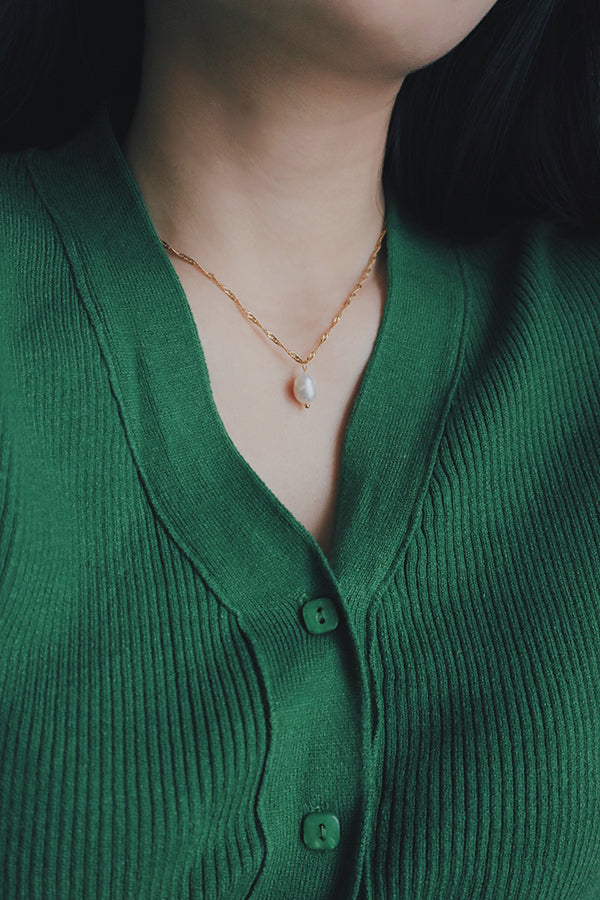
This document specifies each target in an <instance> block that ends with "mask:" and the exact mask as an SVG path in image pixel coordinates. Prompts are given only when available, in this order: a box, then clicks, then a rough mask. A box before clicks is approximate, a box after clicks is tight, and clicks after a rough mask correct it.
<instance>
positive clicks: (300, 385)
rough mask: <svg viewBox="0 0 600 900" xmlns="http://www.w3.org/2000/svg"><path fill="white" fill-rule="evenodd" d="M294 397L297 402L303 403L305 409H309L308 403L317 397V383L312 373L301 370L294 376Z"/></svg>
mask: <svg viewBox="0 0 600 900" xmlns="http://www.w3.org/2000/svg"><path fill="white" fill-rule="evenodd" d="M294 397H295V398H296V400H297V401H298V403H302V404H304V407H305V409H310V404H311V403H312V401H313V400H315V399H316V397H317V385H316V384H315V379H314V378H313V377H312V375H309V374H308V373H307V372H302V374H301V375H296V377H295V378H294Z"/></svg>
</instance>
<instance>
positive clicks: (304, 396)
mask: <svg viewBox="0 0 600 900" xmlns="http://www.w3.org/2000/svg"><path fill="white" fill-rule="evenodd" d="M385 234H386V227H385V224H384V226H383V228H382V229H381V233H380V235H379V237H378V239H377V244H376V245H375V249H374V250H373V252H372V254H371V257H370V259H369V262H368V263H367V265H366V266H365V268H364V269H363V271H362V274H361V276H360V278H359V280H358V281H357V283H356V285H355V286H354V288H353V290H352V292H351V293H350V294H349V295H348V296H347V297H346V299H345V300H344V302H343V303H342V306H341V308H340V309H339V311H338V312H337V313H336V315H335V316H334V317H333V319H332V320H331V322H330V324H329V328H328V329H327V330H326V331H324V332H323V334H322V335H321V337H320V338H319V340H318V341H317V343H316V344H315V346H314V347H313V349H312V350H311V351H310V353H309V354H308V356H305V357H302V356H299V355H298V354H297V353H293V352H292V351H291V350H288V348H287V347H286V346H285V344H283V343H282V342H281V341H280V340H279V338H278V337H276V335H274V334H273V332H272V331H269V330H268V329H267V328H265V327H264V326H263V325H261V323H260V322H259V321H258V319H257V318H256V316H255V315H254V313H251V312H250V311H249V310H247V309H246V308H245V307H244V306H242V304H241V303H240V301H239V300H238V298H237V297H236V295H235V294H234V293H233V291H232V290H230V289H229V288H226V287H225V285H224V284H222V283H221V282H220V281H219V280H218V278H217V277H216V276H215V275H213V273H212V272H209V271H207V269H205V268H204V267H203V266H201V265H200V263H199V262H196V260H195V259H193V258H192V257H191V256H188V255H187V254H186V253H182V252H181V251H180V250H176V249H175V248H174V247H172V246H171V245H170V244H168V243H167V242H166V241H161V244H162V245H163V247H164V248H165V250H167V251H168V252H169V253H172V254H173V255H174V256H176V257H177V258H178V259H181V260H182V261H183V262H186V263H189V265H190V266H193V267H194V268H195V269H198V271H199V272H202V274H203V275H205V276H206V278H208V279H209V281H212V282H213V284H216V286H217V287H218V288H219V289H220V290H221V291H223V293H224V294H225V295H226V296H227V297H229V299H230V300H233V302H234V303H235V305H236V306H237V307H238V309H239V310H240V312H241V313H243V315H244V316H245V317H246V319H248V321H249V322H251V323H252V325H256V327H257V328H259V329H260V330H261V331H262V333H263V334H264V335H265V337H267V338H268V339H269V340H270V341H271V342H272V343H273V344H276V345H277V347H280V348H281V349H282V350H284V351H285V353H287V355H288V356H289V357H290V359H293V360H294V362H296V363H298V365H300V366H302V374H301V375H297V376H296V378H295V379H294V384H293V391H294V397H295V398H296V400H297V401H298V403H301V404H302V406H304V408H305V409H310V404H311V403H312V401H313V400H315V399H316V396H317V385H316V383H315V380H314V378H313V377H312V375H309V374H308V372H307V371H306V367H307V366H308V364H309V363H310V362H312V361H313V359H314V358H315V356H316V354H317V350H318V349H319V347H321V346H322V345H323V344H324V343H325V341H326V340H327V338H328V337H329V335H330V333H331V331H332V329H333V328H334V327H335V326H336V325H337V323H338V322H339V321H340V319H341V317H342V313H343V312H344V310H345V309H347V308H348V307H349V306H350V304H351V303H352V301H353V299H354V298H355V297H356V295H357V294H358V292H359V290H360V289H361V287H362V286H363V284H364V283H365V281H366V280H367V278H368V277H369V275H370V273H371V269H372V268H373V266H374V265H375V260H376V259H377V255H378V253H379V251H380V249H381V245H382V243H383V239H384V237H385Z"/></svg>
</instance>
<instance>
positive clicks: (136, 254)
mask: <svg viewBox="0 0 600 900" xmlns="http://www.w3.org/2000/svg"><path fill="white" fill-rule="evenodd" d="M0 168H1V173H0V233H1V235H2V239H1V243H0V341H1V344H0V346H1V357H0V397H1V401H0V417H1V418H0V436H1V441H0V896H1V897H2V898H6V900H88V898H89V900H96V898H98V900H122V898H127V900H200V898H202V900H217V898H219V900H243V898H247V897H251V898H255V900H305V898H306V900H321V898H331V900H354V898H356V900H384V898H385V900H388V898H389V900H513V898H514V900H517V898H518V900H598V898H600V239H598V238H591V237H590V238H585V237H582V236H574V235H572V234H570V233H568V232H565V231H561V230H560V229H559V228H557V227H555V226H552V225H550V224H547V223H543V222H538V221H521V222H517V223H515V224H514V225H513V226H512V227H510V228H507V229H505V230H503V231H502V232H501V233H498V234H496V235H495V236H493V237H488V238H486V239H482V240H478V241H472V242H470V243H462V242H459V243H453V242H450V241H448V240H442V239H440V238H435V237H433V236H431V235H428V234H426V233H423V232H421V231H420V230H419V229H418V228H417V227H416V226H414V225H413V224H411V223H410V222H409V221H408V220H406V217H403V216H402V214H401V212H400V211H399V209H398V208H397V207H396V206H395V205H394V204H393V203H392V201H391V199H390V198H388V207H389V209H388V225H389V234H388V239H387V266H388V293H387V298H386V306H385V312H384V316H383V320H382V322H381V326H380V328H379V332H378V335H377V339H376V343H375V346H374V349H373V352H372V354H371V357H370V360H369V363H368V365H367V368H366V371H365V374H364V377H363V379H362V383H361V386H360V390H359V393H358V395H357V397H356V400H355V403H354V407H353V411H352V415H351V417H350V421H349V424H348V427H347V432H346V435H345V443H344V447H343V459H342V464H341V472H340V476H339V484H338V493H337V506H336V527H335V541H334V549H333V551H332V553H331V555H330V557H329V558H326V557H325V556H324V554H323V553H322V551H321V549H320V548H319V546H318V544H317V543H316V541H315V540H314V538H313V537H312V536H311V535H310V534H309V533H308V532H307V531H306V530H305V529H304V528H303V527H302V525H301V524H300V523H299V522H298V521H297V520H296V519H295V518H294V516H292V514H291V513H290V512H289V511H288V510H287V509H286V508H285V507H284V506H283V504H282V503H281V502H280V501H279V500H278V499H277V498H276V497H275V496H274V494H273V493H272V492H271V491H270V490H269V489H268V488H267V486H266V485H265V484H264V483H263V481H262V480H261V479H260V478H259V477H258V476H257V474H256V473H255V472H254V471H253V470H252V468H251V467H250V466H249V464H248V463H247V462H246V461H245V459H244V458H243V457H242V456H241V454H240V453H239V452H238V451H237V449H236V448H235V446H234V444H233V443H232V441H231V439H230V438H229V436H228V434H227V432H226V430H225V427H224V425H223V423H222V421H221V420H220V418H219V415H218V412H217V409H216V406H215V403H214V400H213V397H212V394H211V388H210V382H209V377H208V372H207V368H206V365H205V361H204V358H203V352H202V346H201V338H202V336H201V335H199V334H198V331H197V328H196V326H195V323H194V319H193V316H192V313H191V310H190V307H189V304H188V303H187V300H186V297H185V294H184V291H183V289H182V286H181V284H180V282H179V280H178V278H177V276H176V274H175V271H174V269H173V267H172V265H171V262H170V260H169V258H168V256H167V255H166V253H165V251H164V250H163V248H162V246H161V243H160V241H159V238H158V236H157V234H156V232H155V230H154V228H153V226H152V223H151V220H150V218H149V216H148V213H147V211H146V209H145V206H144V203H143V200H142V197H141V194H140V192H139V189H138V187H137V185H136V183H135V181H134V179H133V177H132V175H131V172H130V171H129V169H128V167H127V165H126V162H125V160H124V158H123V156H122V154H121V151H120V148H119V145H118V143H117V141H116V139H115V137H114V135H113V133H112V131H111V128H110V124H109V121H108V118H107V117H106V116H101V117H100V118H99V119H97V120H96V121H95V122H94V123H93V124H92V125H91V127H90V128H89V129H88V130H86V132H85V133H84V134H82V135H79V136H77V137H76V138H75V139H74V140H72V141H71V142H70V143H68V144H67V145H65V146H64V147H61V148H58V149H54V150H51V151H39V150H34V151H30V152H28V153H22V154H11V155H8V156H5V157H3V159H2V162H1V164H0Z"/></svg>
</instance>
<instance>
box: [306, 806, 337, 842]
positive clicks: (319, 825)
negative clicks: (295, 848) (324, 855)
mask: <svg viewBox="0 0 600 900" xmlns="http://www.w3.org/2000/svg"><path fill="white" fill-rule="evenodd" d="M302 839H303V840H304V843H305V844H306V846H307V847H308V848H309V849H310V850H333V849H334V848H335V847H337V845H338V844H339V842H340V823H339V821H338V819H337V818H336V817H335V816H334V815H333V813H328V812H314V813H309V814H308V815H307V816H305V817H304V822H303V823H302Z"/></svg>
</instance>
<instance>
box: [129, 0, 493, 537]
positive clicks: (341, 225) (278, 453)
mask: <svg viewBox="0 0 600 900" xmlns="http://www.w3.org/2000/svg"><path fill="white" fill-rule="evenodd" d="M492 6H493V0H169V2H167V0H147V8H146V19H147V32H146V37H145V58H144V69H143V75H142V86H141V93H140V98H139V102H138V106H137V109H136V112H135V115H134V118H133V122H132V126H131V129H130V131H129V134H128V135H127V137H126V140H125V142H124V146H123V149H124V152H125V156H126V159H127V161H128V163H129V165H130V167H131V169H132V171H133V174H134V176H135V177H136V179H137V181H138V184H139V185H140V188H141V191H142V194H143V196H144V199H145V202H146V205H147V208H148V212H149V214H150V216H151V218H152V221H153V223H154V225H155V228H156V230H157V232H158V234H159V235H160V236H161V237H163V238H164V239H166V240H168V241H169V242H170V243H171V244H173V245H174V246H175V247H177V248H179V249H181V250H183V251H184V252H186V253H188V254H189V255H191V256H192V257H194V258H195V259H197V260H198V261H199V262H201V263H202V265H204V266H205V267H206V268H208V269H209V270H210V271H212V272H214V273H215V274H216V275H217V277H218V278H219V279H220V280H221V281H222V282H223V283H224V284H226V285H227V286H228V287H230V288H231V289H232V290H234V291H235V292H236V294H237V295H238V297H239V298H240V300H241V301H242V303H243V304H244V305H245V306H246V307H247V308H249V309H250V310H252V312H254V313H255V314H256V315H257V316H258V318H259V319H260V321H261V322H263V323H264V324H265V325H266V327H268V328H269V329H270V330H271V331H273V332H274V333H275V334H277V335H278V336H279V337H280V338H281V340H282V341H283V342H284V344H286V346H288V347H290V349H292V350H294V351H295V352H297V353H300V354H305V353H307V352H308V351H309V350H310V349H311V348H312V347H313V346H314V344H315V342H316V340H317V339H318V337H319V335H320V334H321V332H322V331H324V330H325V328H326V327H327V325H328V324H329V322H330V320H331V318H332V316H333V315H334V314H335V313H336V312H337V310H338V309H339V307H340V306H341V304H342V302H343V300H344V299H345V297H346V296H347V295H348V294H349V292H350V290H351V289H352V287H353V286H354V284H355V282H356V281H357V279H358V277H359V275H360V272H361V270H362V268H363V267H364V265H365V264H366V262H367V260H368V258H369V256H370V254H371V252H372V249H373V247H374V245H375V242H376V239H377V236H378V234H379V231H380V229H381V226H382V222H383V218H384V198H383V195H382V190H381V167H382V162H383V155H384V149H385V140H386V134H387V129H388V124H389V118H390V115H391V111H392V107H393V104H394V100H395V98H396V95H397V92H398V90H399V89H400V87H401V85H402V82H403V79H404V77H405V76H406V75H407V74H408V73H409V72H411V71H414V70H416V69H418V68H420V67H422V66H424V65H426V64H427V63H429V62H431V61H433V60H434V59H437V58H439V57H440V56H442V55H444V54H445V53H446V52H448V51H449V50H450V49H451V48H452V47H454V46H455V45H456V44H458V43H459V42H460V41H461V40H462V39H463V38H464V37H465V36H466V35H467V34H468V33H469V32H470V31H471V30H472V29H473V28H474V27H475V26H476V25H477V23H478V22H479V21H480V20H481V19H482V18H483V17H484V15H485V14H486V13H487V12H488V11H489V9H490V8H491V7H492ZM174 268H175V271H176V272H177V274H178V275H179V278H180V280H181V283H182V285H183V287H184V290H185V291H186V295H187V298H188V301H189V304H190V307H191V309H192V313H193V315H194V320H195V322H196V325H197V328H198V332H199V335H200V339H201V343H202V348H203V351H204V356H205V359H206V363H207V367H208V370H209V374H210V378H211V387H212V391H213V396H214V399H215V404H216V406H217V409H218V412H219V414H220V416H221V419H222V421H223V424H224V426H225V428H226V429H227V431H228V433H229V435H230V437H231V439H232V440H233V442H234V444H235V445H236V447H237V448H238V450H239V452H240V453H241V454H242V455H243V456H244V457H245V458H246V460H247V461H248V463H249V464H250V465H251V466H252V467H253V468H254V469H255V470H256V471H257V472H258V474H259V475H260V476H261V478H262V479H263V480H264V481H265V482H266V484H267V485H268V486H269V487H270V488H271V490H272V491H273V492H274V493H275V494H276V495H277V496H278V497H279V499H280V500H281V501H282V502H283V503H284V504H285V505H286V506H287V507H288V509H290V511H291V512H292V514H293V515H295V516H296V518H297V519H298V520H299V521H300V522H301V523H302V524H303V525H304V526H305V527H306V528H307V529H308V530H309V531H310V532H311V533H312V534H313V536H314V537H315V538H316V539H317V540H318V541H319V542H320V544H321V546H322V548H323V549H324V551H325V552H329V550H330V548H331V538H332V530H333V521H334V511H335V491H336V485H337V478H338V474H339V465H340V459H341V452H342V442H343V435H344V432H345V427H346V424H347V420H348V416H349V413H350V410H351V407H352V403H353V400H354V397H355V394H356V390H357V387H358V385H359V383H360V379H361V376H362V373H363V371H364V368H365V365H366V362H367V360H368V357H369V354H370V352H371V349H372V346H373V342H374V340H375V336H376V333H377V329H378V327H379V323H380V320H381V315H382V311H383V307H384V303H385V292H386V272H385V257H384V255H383V253H382V254H381V256H380V259H379V260H378V263H377V265H376V267H375V268H374V270H373V273H372V275H371V277H370V279H369V281H368V282H367V283H366V284H365V286H364V287H363V289H362V290H361V292H360V294H359V296H358V297H357V299H356V300H355V301H354V302H353V304H352V306H351V307H350V308H349V309H348V310H347V311H346V313H345V314H344V319H343V321H342V322H341V323H340V324H339V325H338V326H337V327H336V329H335V330H334V332H332V335H331V337H330V339H329V340H328V342H327V344H326V345H324V346H323V348H321V350H320V351H319V355H318V356H317V358H316V359H315V360H314V362H313V363H311V366H310V368H309V371H310V373H311V374H312V375H313V376H314V378H315V380H316V381H317V384H318V385H319V397H318V399H317V401H316V402H315V403H314V404H313V406H312V407H311V410H310V411H309V412H307V411H305V410H304V409H302V408H301V407H300V406H298V404H297V403H296V402H295V401H294V399H293V397H292V395H291V392H290V390H289V384H290V382H291V380H292V379H293V377H294V375H295V374H297V371H299V370H298V369H297V367H296V366H295V365H294V364H293V363H291V362H290V361H289V360H288V359H287V357H286V356H285V355H284V354H283V353H282V352H281V351H279V350H277V349H276V348H274V347H273V345H271V344H269V343H268V342H267V341H266V340H265V339H264V338H263V337H262V336H261V335H260V334H259V333H258V332H256V331H255V329H254V328H252V326H250V325H249V324H248V322H247V321H245V320H244V318H243V317H242V316H241V315H240V313H239V311H238V310H236V308H235V307H234V305H233V304H232V303H231V301H229V300H228V299H227V298H226V297H224V295H223V294H221V293H220V292H219V291H218V289H217V288H215V287H214V285H212V284H211V283H210V282H208V281H207V280H206V279H204V278H203V277H202V276H201V275H200V274H199V273H197V272H195V271H194V270H193V269H191V268H190V267H189V266H186V265H185V264H183V263H179V262H177V261H174Z"/></svg>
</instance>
